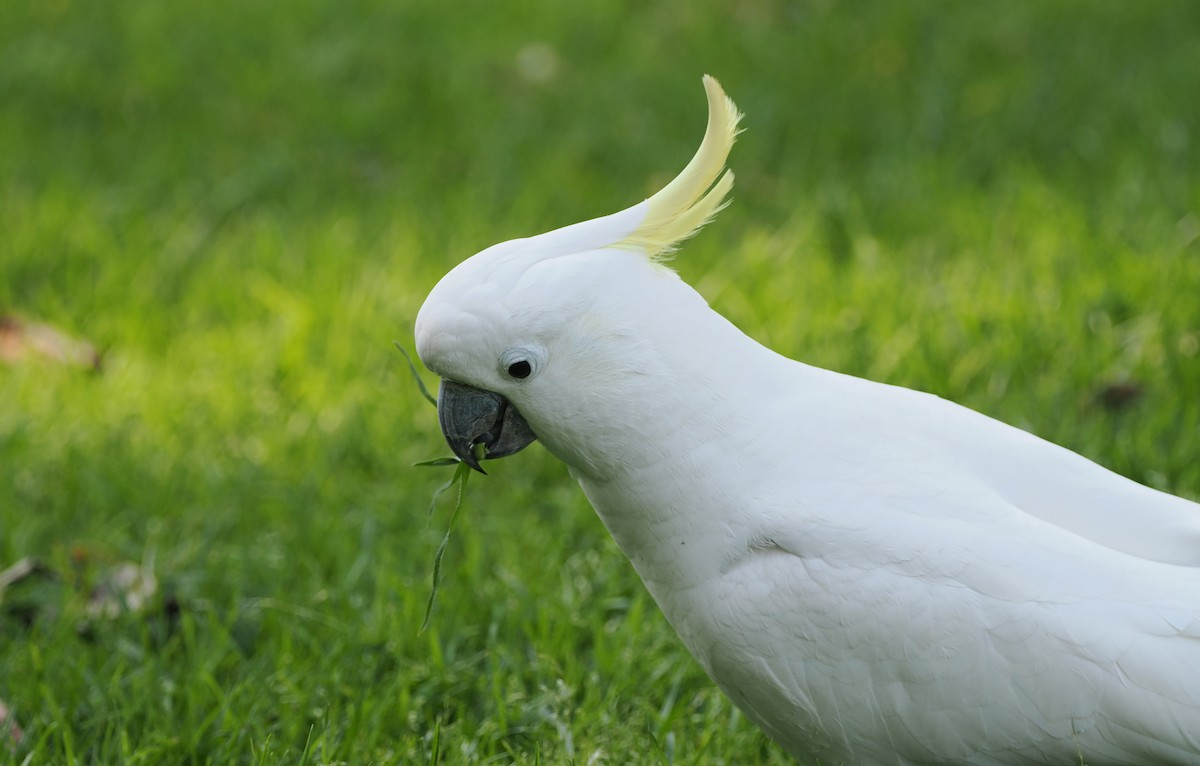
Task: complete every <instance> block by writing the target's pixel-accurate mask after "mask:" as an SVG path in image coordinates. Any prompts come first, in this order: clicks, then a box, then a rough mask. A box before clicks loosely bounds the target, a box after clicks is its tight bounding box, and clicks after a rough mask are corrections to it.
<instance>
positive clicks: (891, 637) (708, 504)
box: [416, 77, 1200, 766]
mask: <svg viewBox="0 0 1200 766" xmlns="http://www.w3.org/2000/svg"><path fill="white" fill-rule="evenodd" d="M704 84H705V88H706V90H707V93H708V98H709V122H708V130H707V132H706V134H705V138H704V141H703V143H702V144H701V147H700V149H699V151H698V152H697V154H696V157H695V158H694V159H693V160H692V162H691V163H690V164H689V165H688V167H687V168H686V169H685V170H684V171H683V172H682V173H681V174H680V176H679V177H678V178H676V179H675V180H674V181H673V182H672V183H671V184H670V185H668V186H667V187H666V188H665V189H663V190H662V191H661V192H659V193H658V194H656V195H654V196H653V197H651V198H650V199H648V200H646V201H644V202H642V203H641V204H639V205H635V206H634V207H632V208H629V209H627V210H624V211H622V212H619V213H616V214H614V215H610V216H607V217H604V218H599V219H596V220H592V221H587V222H584V223H579V224H575V225H573V226H568V227H565V228H562V229H558V230H556V231H552V232H549V233H546V234H542V235H540V236H536V237H531V238H528V239H521V240H514V241H511V242H505V243H502V244H499V245H496V246H494V247H491V248H488V249H487V250H484V251H483V252H481V253H479V254H477V255H475V256H474V257H472V258H470V259H468V260H467V261H465V262H463V263H462V264H460V265H459V266H458V267H457V268H455V269H454V270H453V271H451V272H450V273H449V274H448V275H446V277H445V278H443V279H442V281H441V282H440V283H439V284H438V285H437V286H436V287H435V288H434V289H433V291H432V292H431V293H430V295H429V297H428V299H427V300H426V302H425V304H424V306H423V307H422V309H421V312H420V314H419V316H418V318H417V325H416V340H417V349H418V353H419V354H420V356H421V359H422V360H423V361H424V362H425V364H426V365H427V366H428V367H429V368H430V369H432V370H434V371H435V372H437V373H438V374H439V375H441V376H442V378H443V383H442V388H441V391H440V395H439V417H440V420H441V424H442V428H443V431H444V432H445V433H446V436H447V439H448V441H449V442H450V445H451V447H452V448H453V449H454V450H455V452H456V453H457V454H458V455H459V456H460V457H461V458H462V459H463V460H465V461H467V462H469V463H471V464H472V465H473V466H474V467H476V468H478V467H479V464H478V462H477V461H476V460H475V458H474V456H473V454H472V446H473V445H475V444H479V443H482V444H484V445H485V448H486V452H487V456H488V457H499V456H503V455H506V454H511V453H512V452H515V451H517V450H519V449H520V448H521V447H523V446H525V444H528V443H529V442H530V441H531V440H532V439H533V438H534V435H536V438H537V439H538V440H540V441H541V442H542V443H543V444H544V445H545V446H546V447H547V448H548V449H549V450H550V451H551V452H552V453H553V454H555V455H556V456H558V457H559V458H560V459H562V460H563V461H564V462H565V463H566V464H567V465H568V466H569V467H570V469H571V473H572V474H573V475H574V477H575V478H576V479H577V480H578V481H579V484H580V486H581V487H582V488H583V490H584V492H585V493H586V495H587V497H588V499H589V500H590V501H591V503H592V505H593V507H594V508H595V509H596V511H597V513H598V514H599V515H600V517H601V519H602V520H603V521H604V524H605V525H606V526H607V528H608V529H609V531H610V532H611V533H612V535H613V537H614V538H615V539H616V541H617V543H618V544H619V545H620V547H621V549H622V550H623V551H624V552H625V554H626V555H627V556H628V557H629V559H630V561H631V562H632V563H633V566H634V567H635V568H636V570H637V572H638V574H639V575H640V576H641V578H642V580H643V581H644V582H645V584H646V587H647V588H648V589H649V591H650V593H651V594H652V595H653V597H654V599H655V601H656V602H657V603H658V605H659V606H660V608H661V609H662V611H663V613H664V614H665V615H666V617H667V619H668V620H669V621H670V622H671V624H672V626H674V628H675V630H676V631H677V632H678V633H679V636H680V638H681V639H682V640H683V643H684V644H685V645H686V646H687V647H688V649H689V650H690V651H691V653H692V654H693V656H694V657H695V658H696V660H697V661H698V662H699V663H700V665H701V666H703V668H704V669H705V670H706V671H707V672H708V674H709V675H710V676H711V677H712V679H713V680H714V681H715V682H716V683H717V684H718V685H719V686H720V687H721V688H722V689H723V690H724V691H725V692H726V693H727V694H728V695H729V697H730V698H731V699H732V700H733V702H734V703H735V704H736V705H737V706H738V707H739V708H741V709H742V710H743V711H744V712H745V714H746V715H747V716H748V717H749V718H750V719H751V720H752V721H754V722H755V723H756V724H757V725H758V726H760V727H761V728H762V729H763V730H764V731H765V732H766V733H767V734H768V735H769V736H770V737H771V738H773V739H774V740H775V741H777V742H778V743H779V744H780V745H782V746H783V747H784V748H786V749H787V750H788V751H789V752H791V753H792V754H793V755H795V756H796V757H798V758H801V759H808V760H810V761H816V762H820V763H824V764H836V763H846V764H949V763H955V764H1070V763H1079V762H1080V759H1083V761H1084V762H1086V763H1088V764H1093V765H1094V766H1097V765H1099V764H1150V763H1156V764H1200V506H1198V505H1196V504H1195V503H1192V502H1189V501H1187V500H1184V499H1181V498H1178V497H1174V496H1172V495H1168V494H1164V493H1162V492H1158V491H1155V490H1152V489H1149V488H1146V487H1144V486H1141V485H1139V484H1136V483H1134V482H1132V481H1129V480H1127V479H1125V478H1123V477H1121V476H1118V475H1116V474H1114V473H1112V472H1110V471H1108V470H1106V469H1104V468H1101V467H1100V466H1098V465H1096V464H1095V463H1092V462H1090V461H1089V460H1087V459H1085V458H1083V457H1081V456H1079V455H1076V454H1074V453H1072V452H1070V451H1068V450H1065V449H1062V448H1060V447H1057V446H1055V445H1053V444H1050V443H1048V442H1046V441H1043V440H1041V439H1039V438H1037V437H1035V436H1032V435H1030V434H1028V433H1026V432H1024V431H1021V430H1018V429H1016V428H1012V427H1010V426H1008V425H1005V424H1003V423H1000V422H998V421H996V420H992V419H990V418H987V417H985V416H983V415H980V414H978V413H976V412H973V411H971V410H968V409H966V408H963V407H960V406H958V405H956V404H953V403H951V402H947V401H945V400H942V399H939V398H937V397H934V396H931V395H928V394H922V393H917V392H914V391H910V390H907V389H902V388H897V387H892V386H887V385H882V384H878V383H873V382H870V381H865V380H861V379H858V378H853V377H850V376H847V375H842V374H838V373H835V372H830V371H826V370H822V369H818V368H814V367H811V366H807V365H804V364H801V363H798V362H795V361H792V360H790V359H787V358H785V357H782V356H780V355H778V354H776V353H775V352H773V351H771V350H769V349H767V348H765V347H763V346H761V345H760V344H758V343H756V342H755V341H753V340H752V339H750V338H748V337H747V336H746V335H744V334H743V333H742V332H741V331H740V330H738V329H737V328H736V327H734V326H733V325H732V324H730V323H729V322H728V321H727V320H725V319H724V318H723V317H721V316H720V315H719V314H717V313H716V312H714V311H713V310H712V309H710V308H709V306H708V305H707V304H706V303H705V301H704V299H703V298H701V297H700V295H699V294H697V293H696V292H695V291H694V290H692V289H691V288H690V287H688V286H687V285H686V284H684V282H683V281H682V280H680V279H679V278H678V276H677V275H676V274H675V273H674V272H672V271H671V270H670V269H668V268H667V267H666V266H664V265H663V263H662V261H661V258H662V255H663V254H664V253H667V252H669V251H670V250H671V249H672V248H674V247H675V246H677V245H678V243H679V242H680V241H681V240H683V239H685V238H686V237H688V236H690V235H691V234H693V233H694V232H695V231H696V230H697V229H699V228H700V227H701V226H702V225H703V224H704V223H705V222H706V221H708V220H709V219H710V218H711V217H712V216H713V215H714V214H715V213H716V212H717V211H718V210H719V209H720V207H721V206H722V204H723V200H724V198H725V196H726V194H727V193H728V191H729V189H730V187H731V186H732V182H733V177H732V174H731V173H730V172H729V171H725V172H724V173H723V174H722V170H723V168H724V164H725V159H726V156H727V154H728V151H729V148H730V146H731V145H732V142H733V138H734V136H735V135H736V132H737V124H738V120H739V118H740V115H739V114H738V112H737V110H736V108H735V107H734V105H733V103H732V102H731V101H729V99H728V98H727V97H726V96H725V94H724V93H723V92H722V91H721V88H720V86H719V85H718V84H717V83H716V81H715V80H713V79H712V78H708V77H706V78H705V81H704ZM714 182H715V183H714Z"/></svg>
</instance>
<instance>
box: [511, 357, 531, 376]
mask: <svg viewBox="0 0 1200 766" xmlns="http://www.w3.org/2000/svg"><path fill="white" fill-rule="evenodd" d="M531 372H533V365H531V364H530V363H529V362H528V361H527V360H525V359H518V360H517V361H515V362H513V363H512V364H510V365H508V374H509V375H511V376H512V377H514V378H528V377H529V373H531Z"/></svg>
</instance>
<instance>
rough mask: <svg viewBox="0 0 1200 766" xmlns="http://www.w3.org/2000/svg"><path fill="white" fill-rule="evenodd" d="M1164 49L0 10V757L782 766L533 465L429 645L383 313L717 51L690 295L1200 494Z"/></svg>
mask: <svg viewBox="0 0 1200 766" xmlns="http://www.w3.org/2000/svg"><path fill="white" fill-rule="evenodd" d="M1197 62H1200V4H1196V3H1193V2H1162V1H1159V0H1149V1H1147V2H1138V3H1130V2H1117V1H1115V0H1111V1H1104V0H1100V1H1094V2H1082V1H1074V0H1071V1H1063V2H1054V1H1051V2H1045V1H1040V2H1033V1H1025V0H1018V2H1010V3H1004V4H982V3H945V2H924V1H918V2H909V3H883V2H864V3H846V2H833V1H832V0H819V1H818V0H811V1H809V2H778V1H776V0H743V1H742V2H725V3H720V2H706V1H705V2H691V3H686V4H648V3H638V2H621V1H619V0H581V1H580V2H576V3H570V4H567V3H552V2H530V3H524V4H497V3H484V2H476V1H474V0H471V1H468V2H462V3H456V4H452V5H447V4H445V3H442V2H433V1H432V0H412V1H398V2H390V3H385V2H374V1H369V0H343V2H333V1H332V0H297V1H295V2H281V1H279V0H274V1H271V0H264V1H263V2H232V1H231V0H206V1H205V2H199V1H198V0H179V1H178V2H170V3H147V2H135V1H134V0H98V1H97V2H81V1H80V0H46V1H35V0H8V2H5V3H3V4H0V314H3V315H6V316H8V317H10V319H9V320H7V324H4V325H0V330H3V332H4V333H5V334H3V335H0V340H2V341H3V342H4V343H7V344H8V345H7V348H8V350H9V353H8V355H7V357H5V359H6V361H0V570H5V572H6V573H7V574H6V576H5V577H4V578H0V591H2V592H0V761H12V762H14V763H16V762H25V763H118V762H122V763H154V764H161V763H188V764H204V763H213V764H219V763H288V764H292V763H342V762H344V763H368V762H370V763H432V762H444V763H566V762H573V763H580V764H583V763H586V764H603V763H612V764H618V763H629V762H654V763H739V764H746V763H784V762H786V759H785V758H784V757H783V756H782V755H781V754H780V753H779V751H778V750H777V749H775V748H774V747H773V746H772V745H770V744H769V743H767V742H765V741H764V739H763V738H762V737H761V735H759V734H758V733H757V732H756V731H755V730H754V729H753V728H752V727H751V726H749V724H747V723H746V722H745V721H744V719H742V718H741V717H740V716H739V715H738V714H737V713H736V711H734V710H733V709H732V708H731V706H730V705H729V703H728V702H727V701H726V700H724V698H723V697H721V695H720V694H719V693H718V692H716V690H715V689H714V688H712V686H711V685H710V684H709V682H708V681H707V679H705V678H704V677H703V674H702V673H701V671H699V669H698V668H697V667H696V666H695V665H694V664H693V663H692V661H691V660H690V658H688V657H687V655H686V653H685V652H684V651H683V649H682V647H681V646H680V645H679V644H678V643H677V641H676V640H675V638H674V636H673V635H672V633H671V631H670V629H669V627H668V626H666V624H665V622H664V621H663V620H662V618H661V616H660V615H659V614H658V612H657V610H656V608H655V607H654V605H653V604H652V602H650V600H649V599H648V597H647V596H646V595H645V593H644V592H643V589H642V587H641V585H640V583H639V582H638V581H637V579H636V577H635V576H634V575H633V573H632V571H631V569H630V568H629V566H628V564H627V563H626V562H625V560H624V559H623V558H622V557H621V555H620V552H619V551H617V550H616V548H615V546H614V545H613V544H612V542H611V541H610V539H609V538H608V536H607V534H606V532H605V530H604V529H603V527H602V526H601V525H600V523H599V522H598V521H597V520H596V518H595V517H594V515H593V514H592V512H591V511H590V509H588V507H587V506H586V504H585V502H584V501H583V500H582V498H581V497H580V495H579V493H578V491H577V489H576V488H575V487H574V485H573V483H572V482H571V481H570V479H569V478H568V476H567V475H566V471H565V470H564V469H563V468H562V467H561V466H560V465H559V464H557V463H556V462H555V461H554V460H553V459H552V458H550V457H549V456H548V455H547V454H546V453H545V452H544V451H543V450H541V449H540V448H534V449H531V450H528V451H526V452H524V453H522V454H521V455H520V456H517V457H514V458H511V459H509V460H506V461H502V462H499V463H496V464H494V465H493V467H492V470H491V476H489V477H487V478H483V477H477V478H476V479H475V480H473V481H472V483H471V485H470V487H469V490H468V494H467V497H466V499H465V504H464V507H463V510H462V513H461V515H460V516H459V518H458V522H457V526H456V528H455V530H454V534H453V536H452V538H451V543H450V546H449V549H448V551H447V554H446V558H445V565H444V568H443V582H442V588H441V592H440V595H439V603H438V605H437V608H436V609H435V611H434V614H433V619H432V625H431V628H430V629H429V630H428V631H427V632H425V633H424V634H420V635H418V632H417V631H418V627H419V625H420V621H421V615H422V613H423V610H424V607H425V603H426V598H427V597H428V594H429V588H430V574H431V570H432V561H433V555H434V551H435V549H436V548H437V544H438V541H439V540H440V539H441V536H442V534H443V532H444V531H445V529H446V524H447V520H448V515H449V506H448V505H446V504H443V505H440V506H439V507H438V508H437V509H436V510H435V511H434V512H433V515H432V516H430V515H429V514H428V512H427V511H428V507H429V501H430V498H431V496H432V494H433V491H434V489H435V488H436V487H437V486H438V485H439V484H440V483H441V482H443V481H444V480H445V479H447V478H449V473H448V472H447V471H446V470H445V469H417V468H412V467H411V464H412V463H413V462H414V461H416V460H420V459H423V458H428V457H433V456H437V455H440V454H443V453H445V452H446V448H445V447H444V445H443V443H442V441H441V437H440V435H439V433H438V431H437V426H436V418H435V415H434V412H433V410H432V408H430V407H429V406H428V404H427V403H426V402H424V401H423V400H422V399H421V397H420V396H419V394H418V392H417V390H416V387H415V386H414V385H413V383H412V381H411V380H410V379H409V375H408V372H407V369H406V366H405V363H404V360H403V357H401V356H400V354H399V353H398V352H397V351H396V350H395V349H394V348H393V346H392V341H393V339H395V340H399V341H400V342H401V343H403V344H405V345H408V346H409V347H411V332H412V322H413V318H414V317H415V315H416V312H417V309H418V307H419V306H420V303H421V300H422V298H423V296H424V295H425V294H426V293H427V292H428V290H429V289H430V288H431V287H432V286H433V284H434V283H435V282H436V281H437V279H438V277H439V276H440V275H441V274H443V273H444V272H445V271H447V270H448V269H449V268H450V267H451V266H452V265H453V264H455V263H457V262H458V261H460V260H461V259H463V258H465V257H467V256H469V255H470V254H472V253H474V252H476V251H478V250H480V249H482V248H484V247H486V246H488V245H490V244H492V243H494V242H497V241H500V240H503V239H508V238H512V237H516V236H523V235H528V234H533V233H537V232H540V231H544V230H547V229H550V228H555V227H557V226H560V225H564V224H568V223H572V222H574V221H577V220H582V219H585V218H591V217H595V216H598V215H602V214H606V213H609V212H613V211H615V210H618V209H621V208H624V207H626V206H628V205H630V204H633V203H635V202H637V201H639V200H640V199H642V198H644V197H645V196H647V195H648V194H650V193H652V192H653V191H655V190H656V189H657V188H658V186H659V185H661V184H662V183H663V182H664V181H666V180H668V179H669V178H670V177H671V176H672V175H673V174H674V173H675V172H676V171H677V170H678V169H680V168H681V167H682V165H683V164H684V163H685V162H686V161H687V159H688V158H689V157H690V155H691V153H692V151H693V149H694V148H695V146H696V145H697V143H698V141H699V139H700V135H701V133H702V131H703V124H704V96H703V91H702V89H701V86H700V75H701V74H703V73H705V72H707V73H711V74H713V75H715V76H716V77H717V78H718V79H720V80H721V82H722V84H723V85H724V86H725V88H726V90H727V91H728V92H729V94H730V95H731V96H732V97H733V98H734V100H735V101H736V102H737V103H738V105H739V106H740V107H741V108H742V109H743V111H745V112H746V114H747V117H746V120H745V123H744V124H745V126H746V128H747V130H746V132H745V133H744V134H743V135H742V136H741V139H740V141H739V143H738V145H737V146H736V147H735V149H734V152H733V156H732V159H731V166H732V167H733V168H734V169H735V170H736V172H737V178H738V181H737V187H736V189H735V192H734V197H735V199H734V203H733V205H732V206H731V207H730V208H729V209H728V210H726V211H725V212H724V213H723V214H722V215H721V217H720V218H719V219H718V220H717V221H716V222H715V223H713V224H711V225H710V226H709V227H708V228H707V229H706V231H705V232H703V234H702V235H701V236H699V237H698V238H696V239H695V240H693V241H691V242H689V243H688V245H687V246H686V247H685V248H684V249H683V251H682V252H681V253H680V254H679V256H678V257H677V259H676V261H675V266H676V268H678V270H679V271H680V272H681V274H682V275H683V276H684V277H685V279H687V280H688V281H690V282H691V283H692V284H694V285H696V286H697V288H698V289H699V290H700V291H701V292H702V293H703V294H704V295H705V296H706V297H707V298H708V299H709V300H710V302H711V303H712V304H713V306H714V307H715V308H717V309H718V310H719V311H721V312H722V313H724V314H726V315H727V316H729V317H730V318H731V319H733V320H734V321H735V322H736V323H737V324H738V325H739V326H741V327H742V328H743V329H744V330H746V331H747V332H748V333H749V334H750V335H752V336H754V337H756V338H758V339H760V340H762V341H763V342H765V343H767V344H768V345H771V346H772V347H774V348H776V349H777V350H779V351H781V352H783V353H785V354H788V355H790V356H793V357H795V358H798V359H802V360H804V361H807V362H810V363H813V364H818V365H821V366H826V367H831V368H834V369H838V370H842V371H845V372H850V373H853V374H857V375H862V376H867V377H871V378H874V379H877V380H884V381H887V382H891V383H898V384H902V385H907V386H912V387H916V388H921V389H924V390H928V391H933V392H935V393H938V394H940V395H942V396H946V397H949V398H952V399H955V400H957V401H960V402H963V403H965V404H968V405H970V406H973V407H975V408H977V409H980V410H982V411H984V412H986V413H988V414H991V415H994V416H996V417H1000V418H1002V419H1004V420H1007V421H1009V422H1012V423H1015V424H1017V425H1020V426H1022V427H1025V428H1028V429H1030V430H1032V431H1034V432H1036V433H1038V434H1040V435H1042V436H1045V437H1047V438H1050V439H1051V440H1053V441H1056V442H1059V443H1061V444H1064V445H1066V446H1068V447H1070V448H1072V449H1075V450H1077V451H1080V452H1083V453H1084V454H1087V455H1088V456H1090V457H1092V458H1094V459H1096V460H1098V461H1100V462H1101V463H1103V464H1104V465H1107V466H1109V467H1111V468H1113V469H1115V470H1118V471H1120V472H1122V473H1125V474H1127V475H1129V476H1131V477H1133V478H1135V479H1137V480H1139V481H1142V482H1145V483H1148V484H1151V485H1152V486H1156V487H1160V488H1163V489H1167V490H1169V491H1173V492H1177V493H1180V494H1184V495H1187V496H1190V497H1193V498H1194V497H1197V496H1200V460H1197V457H1198V456H1200V396H1198V395H1197V394H1198V393H1200V299H1198V296H1200V244H1198V239H1200V153H1198V150H1197V143H1196V142H1197V129H1198V127H1200V98H1197V71H1198V70H1197ZM5 328H7V329H5ZM31 328H40V329H31ZM50 328H53V329H50ZM60 333H61V335H60ZM65 336H69V337H72V338H76V339H80V340H83V341H86V342H88V343H90V344H92V345H93V346H94V347H95V348H96V349H97V350H99V351H100V352H101V353H102V357H103V361H102V364H101V366H100V368H99V369H98V370H95V371H89V370H87V369H81V368H80V366H79V365H76V364H63V363H60V362H58V361H55V360H54V359H53V358H52V357H53V355H54V354H53V353H51V354H49V355H47V354H44V353H39V352H38V351H37V347H39V344H38V343H37V342H35V341H36V339H37V338H39V337H40V338H43V339H46V338H49V340H46V341H45V342H44V343H42V344H41V346H40V347H42V348H45V347H46V345H47V344H48V345H49V346H50V347H51V349H53V348H60V349H61V348H62V347H63V344H65V343H66V341H65V340H63V338H64V337H65ZM56 344H57V346H56ZM4 348H6V347H5V346H0V351H2V350H3V349H4ZM427 378H428V376H427ZM22 561H24V564H23V565H22V566H23V568H22V567H17V568H15V569H12V568H10V569H6V568H9V567H12V566H13V565H16V564H18V562H22ZM5 586H6V587H5ZM6 730H7V731H6Z"/></svg>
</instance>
